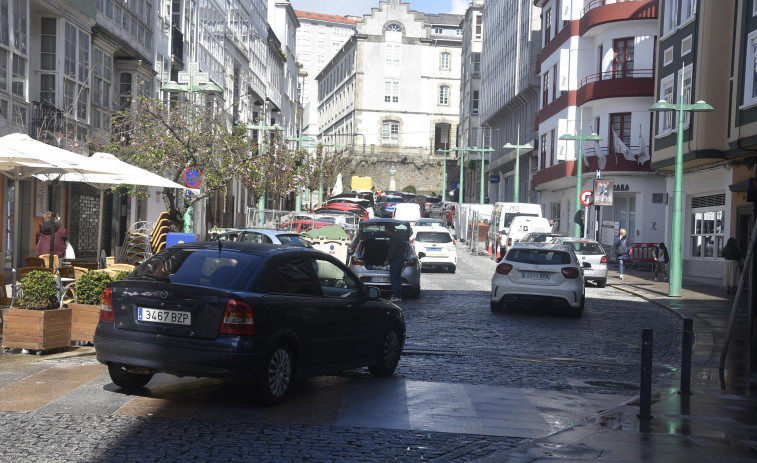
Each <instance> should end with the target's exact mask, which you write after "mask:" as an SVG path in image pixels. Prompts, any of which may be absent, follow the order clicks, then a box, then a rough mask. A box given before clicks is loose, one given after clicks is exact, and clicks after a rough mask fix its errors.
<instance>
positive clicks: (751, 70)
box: [0, 1, 757, 105]
mask: <svg viewBox="0 0 757 463" xmlns="http://www.w3.org/2000/svg"><path fill="white" fill-rule="evenodd" d="M755 5H757V1H755ZM0 67H2V59H0ZM744 68H745V69H744V105H753V104H757V31H753V32H752V33H751V34H749V37H748V38H747V41H746V65H745V66H744ZM0 88H2V85H0Z"/></svg>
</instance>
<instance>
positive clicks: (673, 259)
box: [649, 86, 714, 297]
mask: <svg viewBox="0 0 757 463" xmlns="http://www.w3.org/2000/svg"><path fill="white" fill-rule="evenodd" d="M649 110H650V111H652V112H664V111H678V134H677V135H678V136H677V139H676V158H675V183H674V187H673V223H672V224H671V235H670V278H669V284H668V296H671V297H680V296H681V284H682V281H683V235H682V233H683V120H684V112H707V111H714V108H713V107H712V106H710V105H709V104H707V103H706V102H704V101H701V100H700V101H697V102H696V103H694V104H684V103H683V86H681V94H680V95H679V99H678V104H677V105H675V104H673V103H668V102H667V101H665V100H660V101H658V102H657V103H655V104H653V105H652V107H651V108H649Z"/></svg>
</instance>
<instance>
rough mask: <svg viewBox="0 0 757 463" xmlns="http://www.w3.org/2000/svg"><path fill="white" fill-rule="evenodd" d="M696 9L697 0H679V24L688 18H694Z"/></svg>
mask: <svg viewBox="0 0 757 463" xmlns="http://www.w3.org/2000/svg"><path fill="white" fill-rule="evenodd" d="M696 10H697V0H682V1H681V24H683V23H685V22H686V21H688V20H689V19H692V18H694V15H695V14H696Z"/></svg>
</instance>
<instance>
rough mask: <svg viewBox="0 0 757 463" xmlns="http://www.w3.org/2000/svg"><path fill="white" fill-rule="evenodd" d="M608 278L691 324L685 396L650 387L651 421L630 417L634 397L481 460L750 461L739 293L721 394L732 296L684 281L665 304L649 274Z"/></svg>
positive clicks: (756, 428)
mask: <svg viewBox="0 0 757 463" xmlns="http://www.w3.org/2000/svg"><path fill="white" fill-rule="evenodd" d="M610 274H611V278H610V279H609V280H608V284H610V285H613V286H615V287H617V288H619V289H622V290H625V291H628V292H630V293H633V294H636V295H638V296H640V297H642V298H644V299H646V300H648V301H650V302H653V303H655V304H658V305H660V306H662V307H666V308H668V309H669V310H672V311H674V312H676V313H678V314H680V316H681V318H682V319H684V318H691V319H693V320H694V332H695V333H694V336H695V347H694V351H693V354H692V373H691V376H692V381H691V395H681V394H679V393H678V391H679V390H680V386H681V385H680V379H676V383H675V384H669V385H667V386H665V385H663V387H660V385H655V386H657V387H653V390H652V407H651V414H652V418H651V419H650V418H639V417H638V416H637V414H638V413H639V400H638V397H637V398H636V399H634V400H631V401H629V402H627V403H625V404H622V405H620V406H617V407H614V408H612V409H610V410H608V411H606V412H604V413H602V414H600V415H597V416H595V417H594V418H592V419H590V420H587V421H586V422H584V423H582V424H580V425H578V426H575V427H573V428H569V429H566V430H564V431H560V432H557V433H555V434H553V435H551V436H548V437H545V438H542V439H537V440H533V441H530V442H529V443H527V444H524V445H522V446H519V447H517V448H515V449H513V450H510V451H507V452H505V453H500V454H498V455H496V456H493V457H490V458H487V459H483V460H481V461H487V462H500V461H507V462H540V461H554V460H559V461H561V462H569V461H607V462H657V461H659V462H671V461H680V462H729V463H734V462H747V461H749V462H754V461H757V388H755V386H757V385H755V384H751V387H750V382H749V378H748V374H749V373H748V372H747V371H745V367H746V365H745V364H744V363H745V362H744V358H745V357H744V352H743V349H744V347H745V343H744V338H745V336H746V329H745V328H746V327H747V320H746V318H747V310H746V307H747V302H746V300H747V294H746V293H743V294H742V295H741V298H740V303H739V310H738V312H737V313H738V314H739V315H738V316H737V318H736V323H735V326H736V327H737V329H736V330H735V333H734V337H733V340H732V342H731V343H730V346H729V349H728V355H727V357H726V368H725V370H724V371H725V375H724V376H725V389H721V385H720V378H719V364H720V356H721V352H722V349H723V343H724V340H725V336H726V330H727V325H728V320H729V317H730V314H731V308H732V307H733V303H734V298H735V294H728V293H726V292H725V289H724V288H722V287H720V286H712V285H702V284H687V283H686V281H684V284H683V288H682V294H681V297H680V298H672V297H669V296H668V295H667V294H668V283H667V282H663V281H660V282H655V281H654V278H653V274H652V272H649V271H639V270H631V271H627V272H626V275H625V278H624V279H623V280H620V279H619V278H618V277H617V275H618V272H617V270H616V269H615V270H611V272H610ZM682 328H683V322H682ZM752 378H754V376H752ZM752 381H753V382H754V379H753V380H752ZM750 389H751V390H750Z"/></svg>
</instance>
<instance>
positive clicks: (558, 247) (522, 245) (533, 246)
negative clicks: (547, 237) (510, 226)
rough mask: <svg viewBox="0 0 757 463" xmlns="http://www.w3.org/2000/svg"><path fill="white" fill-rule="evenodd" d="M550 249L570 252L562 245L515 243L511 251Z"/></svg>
mask: <svg viewBox="0 0 757 463" xmlns="http://www.w3.org/2000/svg"><path fill="white" fill-rule="evenodd" d="M524 248H525V249H548V250H553V251H569V248H566V247H565V246H563V245H562V243H521V242H518V243H515V244H513V245H512V246H511V247H510V249H524Z"/></svg>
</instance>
